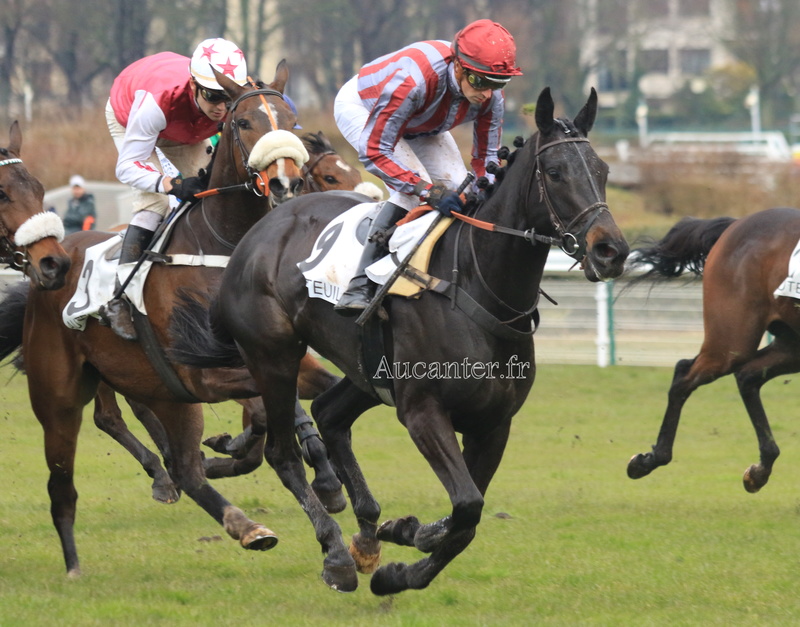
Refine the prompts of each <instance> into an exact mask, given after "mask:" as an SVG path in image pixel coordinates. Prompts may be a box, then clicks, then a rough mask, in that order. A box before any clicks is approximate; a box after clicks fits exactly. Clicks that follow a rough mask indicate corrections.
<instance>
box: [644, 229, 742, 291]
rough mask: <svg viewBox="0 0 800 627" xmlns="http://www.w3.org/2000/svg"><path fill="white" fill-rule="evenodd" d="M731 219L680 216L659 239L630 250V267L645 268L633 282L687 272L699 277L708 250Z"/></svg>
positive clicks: (672, 276) (671, 276)
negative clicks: (679, 219) (681, 217)
mask: <svg viewBox="0 0 800 627" xmlns="http://www.w3.org/2000/svg"><path fill="white" fill-rule="evenodd" d="M735 221H736V218H712V219H710V220H701V219H698V218H683V219H682V220H681V221H680V222H678V223H677V224H676V225H675V226H673V227H672V228H671V229H670V230H669V231H668V232H667V234H666V235H665V236H664V238H663V239H661V240H660V241H658V242H656V243H654V244H652V245H651V246H645V247H642V248H635V249H634V250H633V251H632V252H631V268H639V267H644V268H648V269H647V271H646V272H645V273H644V274H642V275H640V276H639V277H637V278H636V279H635V281H636V282H638V281H643V280H646V279H650V280H659V279H670V278H674V277H678V276H680V275H681V274H683V273H684V272H687V271H688V272H691V273H692V274H694V275H696V276H702V275H703V268H704V266H705V263H706V257H708V253H709V252H711V248H712V247H713V246H714V244H716V243H717V240H718V239H719V238H720V237H721V236H722V233H723V232H724V231H725V229H727V228H728V227H729V226H730V225H731V224H733V222H735Z"/></svg>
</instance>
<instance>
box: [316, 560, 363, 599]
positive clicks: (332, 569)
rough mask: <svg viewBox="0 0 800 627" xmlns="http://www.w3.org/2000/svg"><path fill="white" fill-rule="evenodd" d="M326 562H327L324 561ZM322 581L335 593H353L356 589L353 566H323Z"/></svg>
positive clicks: (356, 583)
mask: <svg viewBox="0 0 800 627" xmlns="http://www.w3.org/2000/svg"><path fill="white" fill-rule="evenodd" d="M326 561H327V560H326ZM322 581H324V582H325V584H326V585H327V586H328V587H329V588H330V589H331V590H336V592H353V591H355V589H356V588H358V574H357V573H356V567H355V564H353V563H351V564H348V565H346V566H332V565H329V564H325V565H324V567H323V568H322Z"/></svg>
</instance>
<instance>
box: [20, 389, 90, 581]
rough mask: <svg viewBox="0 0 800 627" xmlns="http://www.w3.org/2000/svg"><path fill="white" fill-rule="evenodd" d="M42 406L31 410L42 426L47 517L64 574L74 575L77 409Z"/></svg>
mask: <svg viewBox="0 0 800 627" xmlns="http://www.w3.org/2000/svg"><path fill="white" fill-rule="evenodd" d="M31 394H33V388H31ZM32 398H33V396H32ZM44 405H45V404H44V403H34V413H35V414H36V417H37V418H38V419H39V422H40V423H41V425H42V428H43V429H44V455H45V460H46V461H47V467H48V469H49V470H50V477H49V478H48V480H47V494H48V495H49V496H50V516H51V517H52V519H53V525H54V526H55V528H56V532H57V533H58V537H59V539H60V541H61V550H62V552H63V554H64V562H65V564H66V567H67V576H68V577H78V576H80V574H81V568H80V562H79V560H78V548H77V545H76V544H75V511H76V509H77V502H78V491H77V490H76V489H75V483H74V470H75V450H76V448H77V443H78V432H79V431H80V427H81V410H80V409H78V408H75V407H71V408H54V407H45V406H44Z"/></svg>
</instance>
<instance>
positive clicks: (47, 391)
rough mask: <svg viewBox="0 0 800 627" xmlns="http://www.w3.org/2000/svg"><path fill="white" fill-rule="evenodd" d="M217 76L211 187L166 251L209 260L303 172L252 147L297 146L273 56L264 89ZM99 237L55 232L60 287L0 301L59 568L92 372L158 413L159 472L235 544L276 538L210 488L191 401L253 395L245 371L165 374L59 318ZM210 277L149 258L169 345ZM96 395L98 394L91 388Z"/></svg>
mask: <svg viewBox="0 0 800 627" xmlns="http://www.w3.org/2000/svg"><path fill="white" fill-rule="evenodd" d="M217 80H218V82H219V84H220V85H221V86H222V87H223V88H224V89H225V91H226V93H227V94H228V96H229V97H230V98H231V101H232V104H231V107H230V109H229V111H228V114H227V118H226V123H225V125H224V128H223V132H222V137H221V139H220V146H219V150H218V151H217V153H216V157H215V159H214V162H213V165H212V166H211V168H210V173H209V187H210V188H211V189H214V190H218V191H219V192H221V193H219V194H216V195H211V196H208V197H207V198H205V199H204V200H203V201H202V202H201V203H198V204H196V205H194V206H193V207H192V208H191V209H189V210H188V211H187V214H186V215H185V217H183V218H182V219H180V220H177V221H176V223H175V225H174V228H173V231H172V235H171V240H170V242H169V244H168V246H167V248H166V250H165V255H166V257H171V256H173V255H183V256H184V257H197V256H198V253H201V255H200V256H204V257H208V258H210V259H216V258H222V257H224V256H226V255H228V254H230V251H231V250H232V249H233V248H234V246H235V245H236V243H237V242H238V241H239V239H240V238H241V237H242V235H243V234H244V233H245V232H247V230H249V229H250V228H251V227H252V225H253V224H254V223H255V222H256V221H257V220H258V219H259V218H261V217H262V216H263V215H264V214H265V213H266V212H267V211H268V209H269V201H268V199H265V198H264V195H265V194H267V193H269V194H273V193H276V190H279V189H286V190H289V191H290V192H291V190H295V189H298V187H299V184H298V183H297V181H301V179H302V176H301V172H300V165H299V164H298V163H297V161H298V160H299V158H298V157H292V158H288V159H287V158H285V155H284V156H281V157H280V158H278V157H277V156H276V158H275V159H273V160H269V159H267V158H266V155H265V154H264V151H263V150H260V147H261V146H262V145H264V144H263V142H262V140H263V141H267V143H269V140H267V138H271V137H272V138H274V137H275V136H276V135H275V134H279V133H285V134H286V136H282V137H286V139H285V140H284V141H285V142H286V143H287V145H291V146H294V148H293V149H292V152H293V154H295V155H297V154H301V153H305V150H304V149H303V146H302V143H301V142H300V141H299V139H298V138H297V137H296V136H294V135H293V134H292V133H290V132H289V130H288V129H291V128H292V127H293V126H294V125H295V122H296V117H295V114H294V113H293V112H292V110H291V108H290V107H289V106H288V105H287V103H286V102H285V101H284V99H283V94H282V92H283V89H284V87H285V84H286V81H287V80H288V67H287V66H286V63H285V61H282V62H281V63H280V64H279V65H278V68H277V71H276V74H275V78H274V79H273V82H272V83H271V84H269V85H266V86H264V87H258V88H257V87H255V86H253V85H246V86H243V87H240V86H239V85H237V84H236V83H234V82H232V81H231V80H229V79H228V78H227V77H225V76H222V75H219V74H217ZM278 129H284V130H278ZM289 137H290V138H291V139H292V141H293V142H295V144H296V145H295V144H291V142H289ZM0 169H2V168H0ZM253 190H256V191H257V192H258V193H254V192H253ZM267 190H269V192H268V191H267ZM109 237H114V236H113V235H111V234H108V233H101V232H96V231H83V232H80V233H75V234H73V235H71V236H70V237H69V238H68V239H67V240H66V241H65V248H66V250H67V253H68V254H69V255H70V257H71V262H72V265H71V269H70V271H69V272H68V273H67V275H66V283H65V287H64V289H61V290H56V291H48V292H44V291H40V290H27V298H26V300H24V301H23V303H22V307H20V306H18V303H17V304H15V303H16V301H15V300H14V298H13V294H12V296H11V297H7V298H6V299H4V300H3V301H2V302H0V320H2V321H3V324H4V325H6V326H8V327H9V328H13V329H15V332H16V335H13V334H10V335H8V336H4V337H0V356H6V355H8V354H10V353H11V352H13V351H14V350H16V349H17V348H18V347H19V344H20V343H19V341H16V339H15V338H18V337H21V345H22V359H23V361H24V363H23V367H24V369H25V372H26V374H27V377H28V387H29V391H30V398H31V405H32V407H33V411H34V413H35V414H36V417H37V418H38V420H39V422H40V423H41V424H42V428H43V430H44V442H45V458H46V460H47V465H48V468H49V471H50V475H49V481H48V492H49V495H50V500H51V514H52V519H53V523H54V526H55V528H56V530H57V532H58V535H59V538H60V540H61V545H62V550H63V554H64V561H65V564H66V568H67V573H68V574H69V575H70V576H76V575H78V574H80V565H79V560H78V554H77V548H76V544H75V538H74V520H75V512H76V501H77V491H76V490H75V485H74V461H75V450H76V444H77V437H78V432H79V430H80V425H81V417H82V409H83V406H84V405H85V404H87V403H89V402H90V401H91V400H92V399H95V397H96V396H97V393H98V389H99V384H100V382H101V380H102V381H103V382H104V383H106V384H108V386H109V387H110V388H111V389H113V390H115V391H117V392H119V393H121V394H123V395H124V396H126V397H127V398H131V399H133V400H135V401H137V402H140V403H143V404H144V405H146V406H147V407H148V408H149V409H150V410H151V411H152V412H153V413H154V414H155V415H156V416H157V417H158V420H159V422H160V423H161V426H162V427H163V430H164V433H165V434H166V439H167V441H168V443H169V450H170V454H171V460H170V461H171V464H170V474H171V476H172V478H173V479H174V480H175V481H176V483H177V485H178V487H179V488H180V489H181V490H182V491H183V492H185V493H186V494H188V495H189V496H190V497H191V498H192V499H193V500H195V501H196V502H197V503H198V505H200V506H201V507H202V508H203V509H205V510H206V511H207V512H208V513H209V514H210V515H211V516H212V517H213V518H214V519H215V520H216V521H217V522H218V523H219V524H221V525H222V526H223V527H224V528H225V531H226V532H227V533H228V534H229V535H230V536H231V537H232V538H234V539H236V540H238V541H239V543H240V545H241V546H242V547H244V548H247V549H254V550H266V549H269V548H271V547H273V546H274V545H275V543H276V542H277V537H276V536H275V534H274V533H273V532H272V531H270V530H269V529H267V528H266V527H265V526H264V525H262V524H260V523H257V522H254V521H252V520H250V519H249V518H248V517H247V516H246V515H245V514H244V512H242V510H240V509H239V508H237V507H235V506H233V505H232V504H231V503H229V502H228V501H227V500H226V499H225V498H224V497H223V496H222V495H221V494H219V492H217V490H216V489H214V488H213V487H211V486H210V485H209V483H208V482H207V481H206V477H205V473H204V470H203V464H202V456H201V452H200V438H201V437H202V431H203V415H202V407H201V406H200V404H199V403H201V402H218V401H222V400H227V399H231V398H252V397H254V396H256V395H257V390H256V389H255V387H254V382H253V381H252V378H251V376H250V374H249V373H248V372H247V371H246V370H245V369H240V370H239V371H230V370H227V371H213V370H198V369H191V368H184V367H181V366H175V365H174V364H172V365H171V367H172V368H173V370H174V373H173V374H174V378H173V380H172V382H171V383H170V382H168V381H167V380H166V378H165V377H164V376H163V373H162V372H159V371H157V370H156V368H155V367H154V365H153V362H152V361H151V360H150V358H149V357H148V355H147V354H146V353H145V351H144V350H143V346H142V344H141V343H139V342H129V341H126V340H123V339H121V338H119V337H118V336H116V334H115V333H114V332H113V331H112V330H111V329H109V328H108V327H106V326H103V325H102V324H100V322H99V321H98V320H96V319H95V318H90V319H89V320H88V321H87V325H86V328H85V330H84V331H77V330H73V329H70V328H68V327H66V326H65V325H64V323H63V322H62V318H61V312H62V311H63V310H64V307H65V306H66V304H67V302H68V301H69V300H70V298H71V297H72V295H73V294H74V293H75V291H76V286H77V283H78V280H79V279H80V275H81V274H82V268H83V260H84V254H85V251H86V249H87V248H89V247H91V246H93V245H95V244H98V243H100V242H102V241H105V240H107V239H108V238H109ZM165 261H168V259H165ZM64 265H66V263H65V264H64ZM220 274H221V271H220V268H219V267H214V266H203V265H183V266H182V265H166V264H154V266H153V267H152V268H151V270H150V280H148V281H147V283H146V284H145V287H144V302H145V303H146V305H147V314H148V316H147V318H148V320H149V323H150V325H151V327H152V331H153V334H154V335H155V336H156V338H157V339H158V340H159V341H160V344H161V346H167V345H168V343H169V338H168V336H167V326H168V324H169V319H170V317H171V315H172V310H173V308H174V306H175V304H176V293H177V291H178V288H179V287H181V286H186V285H191V286H192V287H193V288H194V289H195V290H197V291H198V293H199V294H205V295H206V297H210V295H211V294H213V293H214V292H215V291H216V289H217V282H218V280H219V277H220ZM17 300H18V299H17ZM140 337H141V336H140ZM96 400H97V402H102V400H103V399H102V397H100V396H98V398H97V399H96ZM298 407H299V405H298Z"/></svg>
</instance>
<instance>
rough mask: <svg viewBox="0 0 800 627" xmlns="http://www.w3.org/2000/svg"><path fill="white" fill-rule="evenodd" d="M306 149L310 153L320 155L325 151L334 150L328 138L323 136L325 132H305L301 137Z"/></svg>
mask: <svg viewBox="0 0 800 627" xmlns="http://www.w3.org/2000/svg"><path fill="white" fill-rule="evenodd" d="M300 139H301V140H302V142H303V144H304V145H305V147H306V150H308V152H309V153H310V154H312V155H321V154H324V153H326V152H335V150H334V149H333V146H332V145H331V142H330V140H329V139H328V138H327V137H325V133H323V132H322V131H319V132H317V133H305V134H304V135H303V136H302V137H301V138H300Z"/></svg>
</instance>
